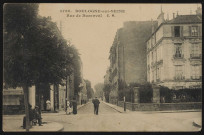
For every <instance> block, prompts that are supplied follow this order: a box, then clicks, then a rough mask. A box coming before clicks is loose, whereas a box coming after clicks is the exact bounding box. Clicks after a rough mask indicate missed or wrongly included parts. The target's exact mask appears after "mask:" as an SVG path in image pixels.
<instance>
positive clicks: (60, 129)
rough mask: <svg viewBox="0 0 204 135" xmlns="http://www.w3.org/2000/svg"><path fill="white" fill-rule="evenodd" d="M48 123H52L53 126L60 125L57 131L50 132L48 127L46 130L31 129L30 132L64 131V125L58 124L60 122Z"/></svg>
mask: <svg viewBox="0 0 204 135" xmlns="http://www.w3.org/2000/svg"><path fill="white" fill-rule="evenodd" d="M47 122H48V123H52V124H58V126H59V128H58V129H57V130H49V127H47V128H46V129H47V130H46V129H40V128H38V129H35V128H34V129H32V128H31V129H30V130H29V132H60V131H63V130H64V125H62V124H60V123H58V122H51V121H47Z"/></svg>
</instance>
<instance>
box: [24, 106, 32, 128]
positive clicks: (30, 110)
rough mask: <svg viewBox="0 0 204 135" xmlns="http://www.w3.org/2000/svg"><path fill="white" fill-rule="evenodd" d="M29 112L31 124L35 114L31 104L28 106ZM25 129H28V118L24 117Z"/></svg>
mask: <svg viewBox="0 0 204 135" xmlns="http://www.w3.org/2000/svg"><path fill="white" fill-rule="evenodd" d="M28 111H29V121H30V122H31V121H33V117H34V114H33V110H32V106H31V105H30V104H28ZM30 126H32V125H30ZM23 128H24V129H25V128H26V116H24V117H23Z"/></svg>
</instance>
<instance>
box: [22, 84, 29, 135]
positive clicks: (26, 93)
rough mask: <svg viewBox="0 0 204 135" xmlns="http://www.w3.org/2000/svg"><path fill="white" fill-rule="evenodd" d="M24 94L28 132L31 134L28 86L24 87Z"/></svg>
mask: <svg viewBox="0 0 204 135" xmlns="http://www.w3.org/2000/svg"><path fill="white" fill-rule="evenodd" d="M23 92H24V104H25V115H26V132H29V128H30V120H29V107H28V86H24V87H23Z"/></svg>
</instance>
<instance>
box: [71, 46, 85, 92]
mask: <svg viewBox="0 0 204 135" xmlns="http://www.w3.org/2000/svg"><path fill="white" fill-rule="evenodd" d="M70 49H71V53H72V54H73V58H72V64H73V69H74V70H73V71H74V93H75V95H77V94H78V92H80V91H81V90H82V88H83V87H80V84H81V83H82V79H83V78H82V75H81V58H80V54H79V52H78V50H77V49H76V48H75V47H74V46H71V48H70Z"/></svg>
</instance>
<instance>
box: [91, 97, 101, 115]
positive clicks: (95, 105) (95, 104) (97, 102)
mask: <svg viewBox="0 0 204 135" xmlns="http://www.w3.org/2000/svg"><path fill="white" fill-rule="evenodd" d="M92 103H93V104H94V114H96V115H98V107H99V104H100V101H99V100H98V99H97V97H95V99H93V100H92Z"/></svg>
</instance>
